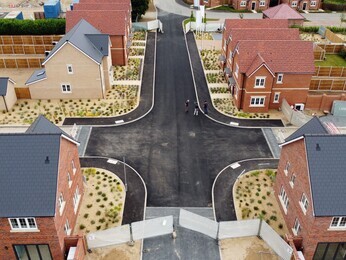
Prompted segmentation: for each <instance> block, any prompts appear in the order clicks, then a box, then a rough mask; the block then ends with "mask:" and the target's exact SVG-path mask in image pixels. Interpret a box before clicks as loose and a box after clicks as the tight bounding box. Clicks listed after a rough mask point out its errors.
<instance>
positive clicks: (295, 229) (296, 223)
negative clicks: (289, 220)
mask: <svg viewBox="0 0 346 260" xmlns="http://www.w3.org/2000/svg"><path fill="white" fill-rule="evenodd" d="M292 231H293V234H294V235H298V234H299V232H300V223H299V220H298V218H296V220H295V221H294V226H293V228H292Z"/></svg>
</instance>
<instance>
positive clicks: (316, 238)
mask: <svg viewBox="0 0 346 260" xmlns="http://www.w3.org/2000/svg"><path fill="white" fill-rule="evenodd" d="M287 161H289V162H290V164H291V166H290V168H289V171H288V174H287V176H286V175H285V173H284V169H285V166H286V163H287ZM293 173H294V174H295V175H296V180H295V184H294V187H293V188H292V187H291V186H290V184H289V181H290V179H291V176H292V174H293ZM281 185H282V186H283V187H284V189H285V191H286V193H287V196H288V198H289V207H288V210H287V214H285V212H284V211H283V209H282V206H281V203H280V200H279V199H278V195H279V194H280V189H281ZM274 191H275V197H276V198H277V201H278V203H279V205H280V210H281V212H282V214H283V216H284V219H285V222H286V225H287V227H288V230H289V232H290V234H291V235H293V232H292V228H293V226H294V222H295V219H296V218H298V219H299V222H300V225H301V232H300V233H299V234H298V235H301V236H302V237H303V253H304V256H305V258H306V259H312V257H313V254H314V252H315V250H316V246H317V244H318V242H345V241H346V231H329V230H328V229H329V226H330V223H331V220H332V217H314V216H313V210H312V206H313V203H312V197H311V190H310V181H309V177H308V169H307V164H306V153H305V144H304V140H299V141H296V142H293V143H291V144H288V145H285V146H283V147H282V150H281V156H280V161H279V165H278V173H277V176H276V181H275V185H274ZM303 192H304V193H305V195H306V197H307V199H308V201H309V206H308V209H307V211H306V215H305V214H304V212H303V211H302V209H301V207H300V204H299V201H300V199H301V196H302V193H303Z"/></svg>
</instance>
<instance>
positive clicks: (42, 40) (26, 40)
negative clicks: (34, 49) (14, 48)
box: [0, 35, 63, 45]
mask: <svg viewBox="0 0 346 260" xmlns="http://www.w3.org/2000/svg"><path fill="white" fill-rule="evenodd" d="M62 37H63V36H62V35H0V45H7V44H9V45H12V44H32V45H45V44H52V42H53V41H59V40H60V39H61V38H62Z"/></svg>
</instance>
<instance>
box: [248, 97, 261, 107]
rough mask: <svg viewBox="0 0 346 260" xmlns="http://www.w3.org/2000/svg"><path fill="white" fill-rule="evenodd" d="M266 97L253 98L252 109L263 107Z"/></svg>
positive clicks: (251, 101)
mask: <svg viewBox="0 0 346 260" xmlns="http://www.w3.org/2000/svg"><path fill="white" fill-rule="evenodd" d="M264 101H265V97H251V100H250V107H263V106H264Z"/></svg>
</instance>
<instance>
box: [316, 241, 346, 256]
mask: <svg viewBox="0 0 346 260" xmlns="http://www.w3.org/2000/svg"><path fill="white" fill-rule="evenodd" d="M345 255H346V242H334V243H318V244H317V247H316V251H315V254H314V257H313V260H328V259H345Z"/></svg>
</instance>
